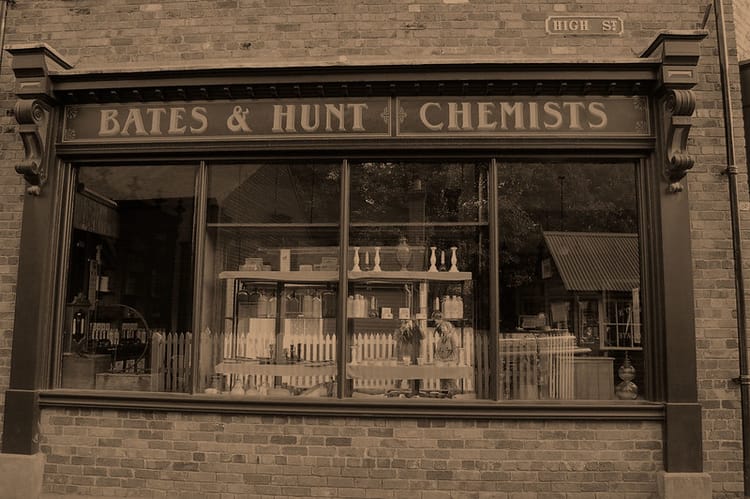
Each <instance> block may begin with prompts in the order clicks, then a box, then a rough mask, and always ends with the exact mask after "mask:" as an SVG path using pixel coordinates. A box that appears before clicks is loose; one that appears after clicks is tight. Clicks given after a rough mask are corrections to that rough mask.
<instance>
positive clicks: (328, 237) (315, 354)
mask: <svg viewBox="0 0 750 499" xmlns="http://www.w3.org/2000/svg"><path fill="white" fill-rule="evenodd" d="M339 183H340V164H339V163H334V164H327V163H309V162H297V163H268V164H264V163H257V164H241V165H214V166H211V167H210V168H209V192H208V214H207V215H208V223H207V228H206V244H205V259H204V261H205V265H204V288H205V289H207V290H210V291H209V292H206V293H204V296H203V303H202V310H203V316H202V324H203V325H202V328H201V348H200V369H199V373H200V374H199V379H200V390H201V391H202V392H204V393H208V394H223V395H228V396H237V397H246V398H247V397H250V398H252V397H261V396H271V397H289V396H301V397H330V396H333V394H334V387H335V385H334V381H333V380H334V378H335V374H336V365H335V352H336V296H337V289H338V286H337V281H338V266H339V262H338V255H339V250H338V240H339V228H338V219H339V198H340V194H339V192H340V187H339Z"/></svg>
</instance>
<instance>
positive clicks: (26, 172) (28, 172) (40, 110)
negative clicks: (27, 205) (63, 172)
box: [14, 99, 50, 196]
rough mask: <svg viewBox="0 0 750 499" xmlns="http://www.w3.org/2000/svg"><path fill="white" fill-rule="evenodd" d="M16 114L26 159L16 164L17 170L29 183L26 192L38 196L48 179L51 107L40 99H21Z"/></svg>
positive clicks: (17, 104)
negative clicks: (46, 154)
mask: <svg viewBox="0 0 750 499" xmlns="http://www.w3.org/2000/svg"><path fill="white" fill-rule="evenodd" d="M14 115H15V118H16V121H17V122H18V134H19V135H20V136H21V141H22V142H23V151H24V159H23V161H22V162H21V163H19V164H18V165H16V172H17V173H19V174H21V175H23V178H24V179H26V182H28V184H29V186H28V187H27V188H26V193H27V194H31V195H34V196H38V195H39V194H41V189H42V186H43V185H44V184H45V182H46V181H47V169H46V168H45V152H46V150H47V130H48V127H49V119H50V108H49V107H48V106H47V105H46V104H45V103H44V102H42V101H41V100H40V99H19V100H18V101H17V102H16V107H15V112H14Z"/></svg>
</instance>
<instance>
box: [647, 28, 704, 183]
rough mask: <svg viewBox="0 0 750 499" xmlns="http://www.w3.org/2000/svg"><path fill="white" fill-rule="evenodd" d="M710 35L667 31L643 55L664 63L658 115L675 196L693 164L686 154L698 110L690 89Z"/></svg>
mask: <svg viewBox="0 0 750 499" xmlns="http://www.w3.org/2000/svg"><path fill="white" fill-rule="evenodd" d="M707 34H708V33H707V32H706V31H704V30H694V31H671V32H664V33H661V34H660V35H659V36H658V37H657V38H656V39H655V40H654V42H653V43H652V44H651V45H650V46H649V47H648V48H647V49H646V50H645V51H644V52H643V54H641V57H657V58H658V59H659V60H660V61H661V70H660V71H659V85H660V92H659V114H660V116H661V119H662V123H663V127H662V138H663V144H664V153H665V154H664V156H662V157H663V161H664V167H663V172H664V177H665V178H666V180H667V182H668V183H669V186H668V188H667V190H668V191H669V192H672V193H676V192H680V191H682V189H683V187H682V182H681V180H682V179H683V178H684V177H685V175H686V174H687V172H688V170H690V169H691V168H692V167H693V164H694V161H693V158H691V157H690V154H688V151H687V145H688V135H689V133H690V127H691V126H692V124H693V119H692V115H693V111H695V95H694V94H693V91H692V90H691V89H692V88H693V87H694V86H695V84H696V83H697V82H698V75H697V69H696V68H697V66H698V59H699V58H700V43H701V40H703V39H704V38H705V37H706V35H707Z"/></svg>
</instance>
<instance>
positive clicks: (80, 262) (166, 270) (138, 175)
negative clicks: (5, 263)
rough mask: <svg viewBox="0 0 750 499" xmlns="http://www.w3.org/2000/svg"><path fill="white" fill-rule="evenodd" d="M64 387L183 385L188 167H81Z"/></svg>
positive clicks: (188, 291)
mask: <svg viewBox="0 0 750 499" xmlns="http://www.w3.org/2000/svg"><path fill="white" fill-rule="evenodd" d="M75 174H76V180H77V185H76V192H75V194H74V207H73V222H72V239H71V246H70V259H69V266H68V283H67V293H66V303H67V306H66V307H65V321H64V324H63V338H62V351H63V354H62V362H61V368H62V373H61V386H62V387H63V388H95V389H104V390H158V391H189V390H190V385H191V367H192V366H191V359H190V354H189V352H190V348H191V343H192V338H193V336H192V334H191V332H190V330H191V318H192V305H191V303H192V295H193V273H192V265H191V257H192V229H193V227H192V220H193V196H194V194H193V190H194V185H195V174H196V169H195V168H193V167H176V166H160V167H145V166H137V167H129V166H114V167H80V168H77V169H76V170H75Z"/></svg>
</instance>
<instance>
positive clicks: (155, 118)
mask: <svg viewBox="0 0 750 499" xmlns="http://www.w3.org/2000/svg"><path fill="white" fill-rule="evenodd" d="M162 115H164V116H166V115H167V110H166V109H164V108H163V107H149V108H147V109H146V116H150V117H151V131H150V132H149V133H150V134H151V135H161V117H162Z"/></svg>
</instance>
